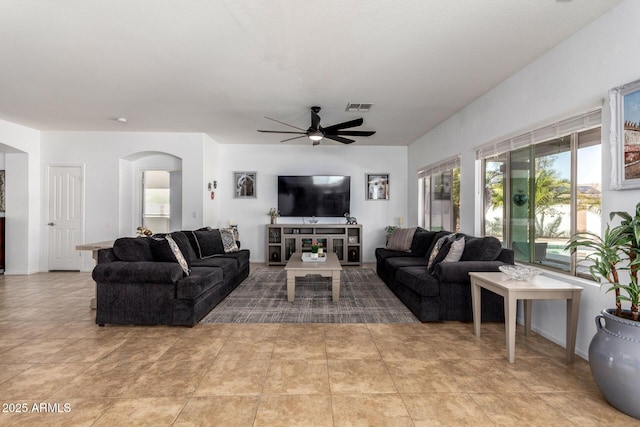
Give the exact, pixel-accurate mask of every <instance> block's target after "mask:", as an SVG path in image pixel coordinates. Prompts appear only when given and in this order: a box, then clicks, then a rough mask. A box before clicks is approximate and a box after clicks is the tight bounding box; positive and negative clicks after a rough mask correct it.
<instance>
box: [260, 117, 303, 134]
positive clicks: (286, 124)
mask: <svg viewBox="0 0 640 427" xmlns="http://www.w3.org/2000/svg"><path fill="white" fill-rule="evenodd" d="M264 118H265V119H269V120H273V121H274V122H276V123H280V124H281V125H285V126H289V127H290V128H294V129H298V130H301V131H303V132H306V129H301V128H299V127H298V126H294V125H290V124H289V123H285V122H281V121H280V120H276V119H272V118H271V117H267V116H264Z"/></svg>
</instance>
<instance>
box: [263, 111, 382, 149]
mask: <svg viewBox="0 0 640 427" xmlns="http://www.w3.org/2000/svg"><path fill="white" fill-rule="evenodd" d="M319 112H320V107H311V126H310V127H309V129H307V130H304V129H302V128H299V127H297V126H293V125H290V124H288V123H284V122H281V121H280V120H276V119H272V118H271V117H266V116H265V119H269V120H273V121H274V122H277V123H280V124H283V125H285V126H289V127H292V128H294V129H298V130H299V131H300V132H293V131H278V130H258V132H266V133H292V134H299V135H301V136H294V137H293V138H288V139H283V140H282V141H280V142H286V141H291V140H293V139H298V138H304V137H305V136H306V137H307V138H309V139H310V140H311V141H313V145H318V144H320V141H321V140H322V139H323V138H327V139H332V140H334V141H338V142H342V143H343V144H351V143H352V142H355V141H354V140H353V139H349V138H345V137H344V136H371V135H373V134H374V133H376V131H373V130H343V129H348V128H352V127H356V126H360V125H362V123H363V122H364V120H363V119H362V118H360V119H355V120H349V121H348V122H343V123H338V124H337V125H332V126H329V127H326V128H323V127H322V126H320V116H319V115H318V113H319Z"/></svg>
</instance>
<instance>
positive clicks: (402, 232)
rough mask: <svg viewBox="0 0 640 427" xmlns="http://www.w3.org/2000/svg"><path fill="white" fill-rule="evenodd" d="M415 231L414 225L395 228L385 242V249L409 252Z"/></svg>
mask: <svg viewBox="0 0 640 427" xmlns="http://www.w3.org/2000/svg"><path fill="white" fill-rule="evenodd" d="M415 233H416V227H411V228H396V229H394V230H393V233H391V237H389V241H388V242H387V249H389V250H392V251H403V252H411V242H413V235H414V234H415Z"/></svg>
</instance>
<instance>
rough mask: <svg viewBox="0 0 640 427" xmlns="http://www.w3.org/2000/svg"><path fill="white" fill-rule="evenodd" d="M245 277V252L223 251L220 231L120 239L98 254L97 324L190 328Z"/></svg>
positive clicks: (187, 232) (246, 251)
mask: <svg viewBox="0 0 640 427" xmlns="http://www.w3.org/2000/svg"><path fill="white" fill-rule="evenodd" d="M166 236H169V237H170V238H171V239H170V240H171V241H173V242H175V243H176V245H177V247H178V249H179V252H180V253H178V254H176V253H175V251H174V250H173V249H172V244H170V243H169V239H167V238H166ZM236 243H237V244H238V242H236ZM229 250H231V251H230V252H228V251H229ZM180 255H182V257H183V258H184V260H185V261H186V265H185V266H184V268H183V266H181V264H180V263H179V261H178V258H179V257H180ZM248 275H249V251H248V250H246V249H242V250H241V249H239V248H230V249H229V248H227V250H225V245H224V244H223V241H222V236H221V234H220V231H219V230H211V229H201V230H195V231H178V232H173V233H170V234H168V235H154V236H153V237H138V238H133V237H124V238H120V239H117V240H116V241H115V242H114V245H113V248H111V249H102V250H100V251H99V252H98V264H97V265H96V267H95V268H94V270H93V279H94V280H95V281H96V323H97V324H99V325H101V326H103V325H104V324H137V325H186V326H192V325H194V324H196V323H197V322H198V321H200V320H201V319H202V318H203V317H204V316H205V315H206V314H207V313H208V312H209V311H211V309H212V308H213V307H215V306H216V305H217V304H218V303H219V302H220V301H222V300H223V299H224V298H225V297H226V296H227V295H228V294H229V293H230V292H231V291H232V290H233V289H234V288H235V287H236V286H238V285H239V284H240V283H241V282H242V281H243V280H244V279H245V278H246V277H247V276H248Z"/></svg>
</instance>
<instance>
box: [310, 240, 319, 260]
mask: <svg viewBox="0 0 640 427" xmlns="http://www.w3.org/2000/svg"><path fill="white" fill-rule="evenodd" d="M318 249H320V245H319V244H318V239H313V240H312V241H311V258H314V259H315V258H318Z"/></svg>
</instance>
